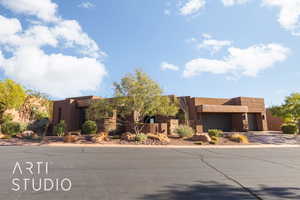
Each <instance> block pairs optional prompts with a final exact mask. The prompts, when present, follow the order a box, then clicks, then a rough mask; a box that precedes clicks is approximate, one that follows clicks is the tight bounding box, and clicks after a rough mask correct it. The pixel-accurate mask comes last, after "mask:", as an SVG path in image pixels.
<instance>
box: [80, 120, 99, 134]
mask: <svg viewBox="0 0 300 200" xmlns="http://www.w3.org/2000/svg"><path fill="white" fill-rule="evenodd" d="M81 130H82V133H83V134H96V133H97V124H96V122H94V121H91V120H88V121H86V122H84V124H83V125H82V129H81Z"/></svg>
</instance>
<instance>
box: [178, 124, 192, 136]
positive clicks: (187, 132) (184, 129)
mask: <svg viewBox="0 0 300 200" xmlns="http://www.w3.org/2000/svg"><path fill="white" fill-rule="evenodd" d="M175 133H177V134H178V135H179V136H180V137H182V138H183V137H192V136H193V135H194V130H193V128H192V127H190V126H186V125H184V126H179V127H178V128H177V129H176V130H175Z"/></svg>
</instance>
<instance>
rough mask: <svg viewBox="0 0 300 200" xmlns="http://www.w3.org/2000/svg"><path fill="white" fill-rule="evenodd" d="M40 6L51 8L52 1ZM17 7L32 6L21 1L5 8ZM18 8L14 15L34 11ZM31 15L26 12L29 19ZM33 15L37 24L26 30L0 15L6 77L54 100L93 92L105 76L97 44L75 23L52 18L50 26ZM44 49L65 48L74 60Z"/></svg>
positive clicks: (0, 65) (2, 65) (12, 0)
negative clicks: (19, 5)
mask: <svg viewBox="0 0 300 200" xmlns="http://www.w3.org/2000/svg"><path fill="white" fill-rule="evenodd" d="M3 2H4V3H6V2H7V1H4V0H0V3H1V4H3V5H5V4H4V3H3ZM26 2H31V1H30V0H29V1H26ZM41 2H48V3H50V4H52V2H51V1H44V0H41ZM16 3H20V4H22V3H23V4H22V5H27V6H29V5H31V4H30V3H29V4H26V3H25V1H24V2H23V1H21V0H10V1H9V3H8V4H9V5H10V6H11V7H12V5H16ZM37 5H39V3H37ZM55 5H56V4H55ZM21 8H22V9H21ZM21 8H18V10H17V11H16V12H17V13H20V12H21V11H19V10H26V9H27V10H30V9H31V10H34V9H33V8H26V9H25V8H24V7H22V6H21ZM34 8H35V7H34ZM33 13H34V12H33V11H32V12H29V14H30V15H34V14H33ZM23 14H24V13H23ZM35 14H36V16H37V17H38V19H39V20H38V21H37V22H38V23H34V24H30V25H29V26H28V28H27V29H22V26H21V23H20V22H19V20H18V19H9V18H6V17H4V16H1V15H0V53H1V54H0V68H1V69H2V70H3V71H4V73H5V75H6V76H8V77H11V78H13V79H15V80H16V81H18V82H20V83H23V84H25V86H27V87H32V88H34V89H37V90H40V91H42V92H45V93H48V94H50V95H52V96H54V97H61V98H62V97H68V96H74V95H80V94H82V92H83V91H90V90H96V89H97V88H98V87H99V85H100V83H101V80H102V79H103V77H104V76H105V75H106V70H105V66H104V65H103V64H102V62H101V61H100V60H99V59H101V58H102V57H103V55H104V53H103V52H102V51H101V50H100V48H99V46H98V45H97V43H96V42H95V41H94V40H93V39H91V38H90V37H89V36H88V34H87V33H85V32H84V31H83V30H82V28H81V26H80V24H79V23H78V22H77V21H75V20H65V19H62V18H59V17H57V16H56V15H55V17H54V18H55V19H56V20H51V25H49V24H48V22H49V21H50V20H47V19H48V18H45V17H40V16H42V14H40V13H35ZM54 18H53V19H54ZM49 19H50V18H49ZM43 47H48V48H49V47H51V48H52V49H55V51H60V50H62V48H68V51H67V52H73V51H75V52H77V53H76V54H77V56H75V55H76V54H72V56H70V55H64V54H60V53H56V54H53V53H52V54H49V53H46V52H45V51H44V50H43V49H42V48H43ZM69 50H70V51H69Z"/></svg>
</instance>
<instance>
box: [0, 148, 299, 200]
mask: <svg viewBox="0 0 300 200" xmlns="http://www.w3.org/2000/svg"><path fill="white" fill-rule="evenodd" d="M0 151H1V155H0V159H1V162H0V163H1V164H0V199H1V200H2V199H5V200H10V199H11V200H15V199H20V200H21V199H22V200H40V199H43V200H50V199H51V200H59V199H64V200H69V199H70V200H71V199H72V200H74V199H80V200H81V199H83V200H85V199H97V200H102V199H104V200H106V199H107V200H127V199H128V200H134V199H140V200H150V199H151V200H152V199H154V200H156V199H175V200H177V199H178V200H179V199H180V200H182V199H184V200H189V199H221V200H222V199H224V200H238V199H246V200H247V199H249V200H252V199H268V200H269V199H277V200H278V199H300V149H299V148H257V149H252V148H251V149H237V148H235V149H200V148H199V149H183V148H182V149H174V148H104V147H101V148H81V147H67V148H66V147H0ZM17 162H18V164H19V166H18V165H16V163H17ZM26 162H28V163H26ZM37 162H40V171H39V172H38V168H39V167H38V165H37V164H36V163H37ZM30 163H32V164H33V166H32V168H30V165H31V164H30ZM45 163H48V168H47V170H46V167H44V166H46V165H44V164H45ZM16 166H17V167H16ZM14 168H15V170H14ZM26 168H27V169H26ZM28 168H29V169H31V170H32V172H33V174H31V172H30V170H28ZM20 169H21V170H22V174H21V173H20ZM27 178H28V179H29V180H26V181H27V184H26V186H27V188H26V190H25V189H24V186H25V183H24V182H26V181H24V179H27ZM45 178H46V179H50V182H49V180H48V182H47V181H46V189H47V187H48V189H49V187H51V181H53V183H54V186H53V189H52V190H51V192H47V191H44V186H45V185H43V182H44V181H45ZM15 179H18V181H16V182H13V180H15ZM67 179H68V180H70V181H71V183H72V187H71V190H70V191H63V190H62V188H64V189H68V186H69V184H68V182H67V181H66V180H67ZM32 180H33V181H34V183H35V187H34V188H32V182H33V181H32ZM40 180H41V190H38V191H37V192H34V191H33V189H39V188H38V186H39V183H40V182H39V181H40ZM13 183H15V184H13ZM16 183H17V184H16ZM56 183H58V184H56ZM61 183H63V184H62V186H61ZM17 186H19V187H20V188H19V189H20V190H19V191H13V189H18V187H17ZM56 189H58V190H57V191H56Z"/></svg>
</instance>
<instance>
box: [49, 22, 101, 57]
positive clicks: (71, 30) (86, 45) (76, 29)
mask: <svg viewBox="0 0 300 200" xmlns="http://www.w3.org/2000/svg"><path fill="white" fill-rule="evenodd" d="M53 33H54V34H55V35H56V36H57V37H58V38H61V39H64V40H65V41H67V46H69V47H74V45H79V46H80V47H81V48H82V49H81V53H83V54H85V55H90V56H92V57H99V56H101V55H103V52H100V48H99V47H98V45H97V43H96V42H95V41H94V40H92V39H91V38H89V36H88V35H87V34H86V33H84V32H83V31H82V28H81V26H80V25H79V24H78V22H77V21H75V20H63V21H60V22H59V23H58V24H57V26H55V27H54V28H53Z"/></svg>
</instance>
